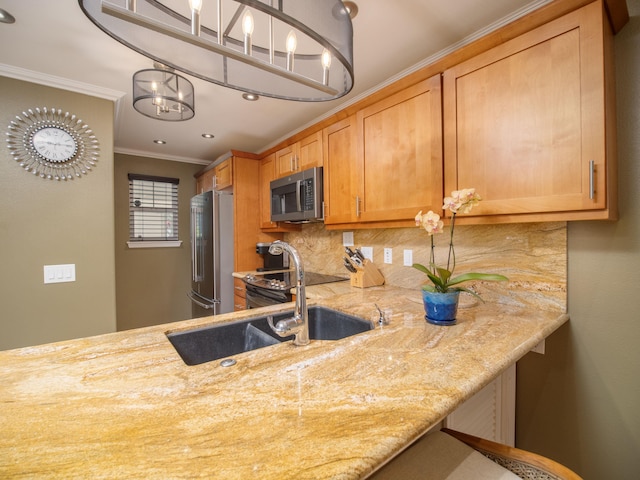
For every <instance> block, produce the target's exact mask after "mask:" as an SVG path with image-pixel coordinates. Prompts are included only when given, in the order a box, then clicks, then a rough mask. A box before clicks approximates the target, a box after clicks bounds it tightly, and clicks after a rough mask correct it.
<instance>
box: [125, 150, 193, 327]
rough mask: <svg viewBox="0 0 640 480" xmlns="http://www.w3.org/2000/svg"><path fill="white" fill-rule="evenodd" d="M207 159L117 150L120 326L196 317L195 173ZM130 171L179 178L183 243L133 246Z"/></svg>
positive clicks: (180, 228) (134, 325)
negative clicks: (193, 267) (191, 236)
mask: <svg viewBox="0 0 640 480" xmlns="http://www.w3.org/2000/svg"><path fill="white" fill-rule="evenodd" d="M202 168H203V167H202V165H194V164H189V163H180V162H173V161H167V160H158V159H153V158H144V157H135V156H130V155H120V154H116V156H115V189H114V190H115V218H116V225H115V235H116V236H115V238H116V241H115V257H116V304H117V318H118V330H127V329H130V328H138V327H144V326H148V325H157V324H159V323H167V322H173V321H177V320H184V319H187V318H191V303H190V301H189V299H188V298H187V292H188V291H189V289H190V288H191V280H190V278H191V277H190V275H191V263H190V262H191V260H190V258H191V253H190V250H189V200H190V199H191V197H192V196H193V195H194V194H195V190H196V182H195V178H194V176H193V175H194V173H196V172H197V171H199V170H201V169H202ZM128 173H139V174H146V175H155V176H161V177H173V178H179V179H180V183H179V184H178V202H179V218H178V230H179V234H178V235H179V238H180V240H181V241H182V245H181V246H180V247H177V248H137V249H131V248H128V247H127V240H128V239H129V181H128V178H127V174H128Z"/></svg>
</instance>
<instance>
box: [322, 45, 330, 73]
mask: <svg viewBox="0 0 640 480" xmlns="http://www.w3.org/2000/svg"><path fill="white" fill-rule="evenodd" d="M330 66H331V53H329V50H327V49H326V48H325V49H324V50H322V68H325V69H327V68H329V67H330Z"/></svg>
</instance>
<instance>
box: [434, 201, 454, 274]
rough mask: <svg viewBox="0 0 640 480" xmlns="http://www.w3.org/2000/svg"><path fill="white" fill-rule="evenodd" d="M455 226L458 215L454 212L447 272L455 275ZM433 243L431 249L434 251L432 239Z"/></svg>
mask: <svg viewBox="0 0 640 480" xmlns="http://www.w3.org/2000/svg"><path fill="white" fill-rule="evenodd" d="M455 226H456V214H455V212H454V213H453V215H452V217H451V235H450V236H449V256H448V257H447V270H449V272H451V273H453V271H454V270H455V268H456V252H455V249H454V248H453V230H454V228H455ZM431 242H432V245H431V248H432V249H433V238H432V239H431ZM452 260H453V265H452V264H451V261H452ZM449 267H451V268H449Z"/></svg>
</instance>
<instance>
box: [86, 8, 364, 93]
mask: <svg viewBox="0 0 640 480" xmlns="http://www.w3.org/2000/svg"><path fill="white" fill-rule="evenodd" d="M78 2H79V4H80V7H81V8H82V10H83V11H84V13H85V14H86V15H87V16H88V17H89V18H90V19H91V20H92V21H93V22H94V23H95V24H96V25H97V26H98V27H99V28H100V29H102V30H103V31H104V32H106V33H107V34H109V35H110V36H111V37H113V38H114V39H116V40H118V41H119V42H121V43H123V44H124V45H126V46H127V47H129V48H132V49H133V50H135V51H137V52H139V53H141V54H142V55H145V56H147V57H149V58H151V59H153V60H155V61H156V62H159V63H161V64H163V65H166V66H167V67H169V68H173V69H175V70H179V71H181V72H184V73H186V74H189V75H192V76H194V77H197V78H200V79H202V80H205V81H208V82H213V83H216V84H218V85H222V86H225V87H230V88H234V89H237V90H241V91H243V92H248V93H253V94H257V95H263V96H268V97H274V98H281V99H286V100H300V101H326V100H333V99H336V98H340V97H342V96H343V95H346V94H347V93H349V91H350V90H351V89H352V87H353V29H352V25H351V18H350V17H349V10H348V9H347V8H345V6H344V5H343V3H342V2H341V1H339V0H78Z"/></svg>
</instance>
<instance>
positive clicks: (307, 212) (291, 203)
mask: <svg viewBox="0 0 640 480" xmlns="http://www.w3.org/2000/svg"><path fill="white" fill-rule="evenodd" d="M323 218H324V216H323V211H322V167H314V168H310V169H308V170H304V171H302V172H298V173H292V174H291V175H287V176H286V177H282V178H278V179H276V180H274V181H272V182H271V221H272V222H291V223H302V222H313V221H321V220H323Z"/></svg>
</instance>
